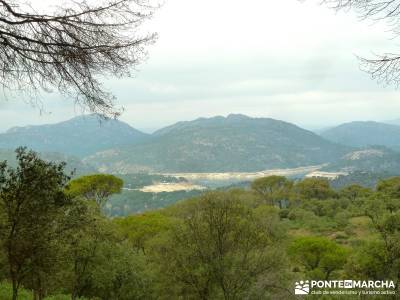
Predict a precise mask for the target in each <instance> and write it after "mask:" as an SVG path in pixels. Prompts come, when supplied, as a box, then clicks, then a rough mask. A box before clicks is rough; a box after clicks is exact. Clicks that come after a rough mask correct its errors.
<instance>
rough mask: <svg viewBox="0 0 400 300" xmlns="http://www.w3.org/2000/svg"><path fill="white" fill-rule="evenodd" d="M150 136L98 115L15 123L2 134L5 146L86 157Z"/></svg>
mask: <svg viewBox="0 0 400 300" xmlns="http://www.w3.org/2000/svg"><path fill="white" fill-rule="evenodd" d="M147 137H148V135H147V134H145V133H143V132H140V131H138V130H136V129H134V128H132V127H131V126H129V125H128V124H126V123H123V122H121V121H118V120H114V119H102V118H101V117H99V116H98V115H95V114H93V115H87V116H79V117H75V118H73V119H71V120H68V121H64V122H60V123H57V124H49V125H39V126H26V127H13V128H11V129H9V130H8V131H6V132H5V133H2V134H0V148H1V149H15V148H16V147H18V146H26V147H28V148H31V149H33V150H36V151H41V152H60V153H64V154H68V155H73V156H77V157H80V158H83V157H85V156H87V155H90V154H93V153H96V152H97V151H101V150H105V149H110V148H114V147H120V146H123V145H126V144H132V143H136V142H139V141H142V140H144V139H146V138H147Z"/></svg>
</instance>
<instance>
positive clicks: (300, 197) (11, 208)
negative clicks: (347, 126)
mask: <svg viewBox="0 0 400 300" xmlns="http://www.w3.org/2000/svg"><path fill="white" fill-rule="evenodd" d="M17 161H18V165H17V167H16V168H13V167H10V166H7V164H6V163H2V164H1V165H0V234H1V239H0V299H7V300H8V299H12V297H13V294H14V295H15V287H16V286H17V287H19V290H18V295H19V297H18V299H22V300H33V299H35V300H43V299H48V300H64V299H72V300H77V299H84V298H85V299H93V300H94V299H96V300H97V299H113V300H114V299H115V300H131V299H150V300H151V299H217V300H218V299H290V297H291V293H289V292H288V291H291V290H292V289H293V281H294V280H296V279H297V278H302V279H304V278H312V279H322V280H326V279H328V280H329V279H346V278H354V279H360V280H365V279H372V280H394V281H395V282H399V281H400V278H399V273H398V270H399V269H400V255H399V253H400V201H399V186H400V180H399V178H390V179H387V180H383V181H381V182H380V183H379V185H378V187H377V190H376V191H374V190H370V189H366V188H363V187H361V186H358V185H351V186H348V187H345V188H342V189H341V190H339V191H338V192H335V191H333V190H332V189H331V188H330V185H329V182H327V181H326V180H321V179H315V178H310V179H305V180H301V181H297V182H295V183H293V182H291V181H289V180H288V179H286V178H283V177H279V176H271V177H266V178H261V179H259V180H257V181H255V182H254V183H253V184H252V188H251V189H250V190H249V189H247V190H246V189H241V188H231V189H227V190H220V191H213V192H208V193H203V194H201V195H200V196H197V197H191V198H189V197H190V196H191V195H196V193H199V192H197V191H196V192H182V193H181V192H179V193H178V192H177V193H176V194H174V193H165V194H164V193H158V194H152V193H143V192H140V191H136V190H134V191H131V190H129V191H126V190H125V191H124V192H123V193H121V194H116V195H115V194H114V195H113V193H118V192H119V191H120V189H121V187H122V179H121V178H116V177H114V176H112V175H93V176H86V177H82V178H78V179H75V180H73V181H70V182H68V180H69V178H68V177H67V176H66V175H65V174H64V164H57V163H48V162H46V161H43V160H42V159H40V157H38V155H37V154H35V153H34V152H28V151H26V150H24V149H19V150H18V151H17ZM123 178H124V179H125V180H128V182H129V183H128V184H130V186H131V188H132V187H135V188H139V187H142V186H143V185H148V184H152V183H154V181H153V180H155V178H157V180H160V181H163V180H167V181H168V180H170V181H171V182H175V181H176V180H178V181H179V180H181V179H176V178H172V177H171V178H169V177H164V176H161V177H159V176H158V175H156V176H153V175H148V174H147V175H144V174H136V175H127V176H124V177H123ZM167 194H168V195H167ZM111 195H113V196H112V197H111ZM169 196H170V198H168V197H169ZM108 198H111V200H110V202H109V203H107V205H104V207H103V210H100V209H99V205H98V203H99V204H102V203H104V202H105V200H107V199H108ZM183 198H189V199H186V200H182V201H179V202H178V203H175V202H176V201H177V199H183ZM118 199H119V200H118ZM287 199H289V202H287V201H284V202H281V201H282V200H287ZM88 200H97V203H96V201H88ZM168 204H173V205H170V206H169V207H166V208H163V209H159V210H157V211H146V212H145V213H141V214H135V215H129V216H126V217H118V218H113V219H112V218H107V217H106V216H105V215H104V213H105V212H106V213H107V214H109V215H111V212H114V213H113V215H114V216H115V215H117V214H127V213H129V212H131V211H138V210H149V209H151V208H153V207H157V208H159V207H161V206H166V205H168ZM271 204H272V205H271ZM280 204H285V205H280ZM286 204H289V205H286ZM10 250H11V251H10ZM288 258H289V259H288ZM31 291H32V292H31ZM14 299H17V298H16V297H14ZM327 299H328V298H327Z"/></svg>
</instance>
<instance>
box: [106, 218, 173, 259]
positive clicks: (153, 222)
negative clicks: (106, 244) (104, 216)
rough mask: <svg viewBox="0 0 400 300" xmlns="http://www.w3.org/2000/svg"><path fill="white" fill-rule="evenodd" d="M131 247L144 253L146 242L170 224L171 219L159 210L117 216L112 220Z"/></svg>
mask: <svg viewBox="0 0 400 300" xmlns="http://www.w3.org/2000/svg"><path fill="white" fill-rule="evenodd" d="M113 222H114V223H115V224H116V225H117V226H118V229H119V231H120V233H121V234H122V236H123V237H124V238H125V239H127V240H128V241H129V242H130V243H131V245H132V247H133V248H134V249H136V250H141V251H143V253H145V245H146V243H147V242H148V241H149V240H151V239H152V238H154V237H155V236H156V235H158V234H161V233H163V232H165V231H166V230H168V229H169V228H170V227H171V226H172V223H171V222H172V221H171V219H170V218H168V217H167V216H165V215H163V214H161V213H160V212H149V213H144V214H141V215H134V216H128V217H125V218H117V219H114V221H113Z"/></svg>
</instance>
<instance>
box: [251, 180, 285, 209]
mask: <svg viewBox="0 0 400 300" xmlns="http://www.w3.org/2000/svg"><path fill="white" fill-rule="evenodd" d="M292 186H293V183H292V182H291V181H289V180H288V179H287V178H286V177H284V176H268V177H263V178H259V179H256V180H254V181H253V183H252V184H251V189H252V190H254V191H255V192H256V193H257V194H259V195H260V196H261V197H262V198H263V199H264V200H265V201H266V202H267V203H268V204H271V205H275V204H276V203H278V204H279V207H280V208H282V202H283V201H284V200H287V199H288V198H289V193H290V190H291V188H292Z"/></svg>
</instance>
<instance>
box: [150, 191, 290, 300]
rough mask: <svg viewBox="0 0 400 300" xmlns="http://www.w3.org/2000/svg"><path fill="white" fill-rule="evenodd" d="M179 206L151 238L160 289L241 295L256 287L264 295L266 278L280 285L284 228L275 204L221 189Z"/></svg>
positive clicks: (193, 294)
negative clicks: (256, 203) (173, 220)
mask: <svg viewBox="0 0 400 300" xmlns="http://www.w3.org/2000/svg"><path fill="white" fill-rule="evenodd" d="M182 209H183V210H184V211H183V212H182V214H183V215H184V217H183V219H182V220H181V222H178V223H177V224H176V225H175V226H174V227H173V228H172V229H171V230H170V231H169V232H168V234H167V235H165V236H163V237H160V238H159V239H157V240H155V241H154V243H153V253H155V255H156V258H155V263H156V265H157V266H158V267H159V268H160V275H161V276H162V278H164V276H165V279H164V280H163V282H164V283H162V282H160V283H159V287H158V288H159V289H160V292H159V293H160V294H161V295H169V296H170V297H174V298H180V297H183V298H190V299H192V298H196V299H210V298H211V299H243V298H246V295H247V296H249V295H251V293H253V292H254V293H255V292H256V291H254V289H257V293H261V295H264V296H265V295H266V294H267V293H268V292H271V288H270V287H268V286H269V285H270V284H272V283H273V284H277V285H279V283H278V282H277V279H278V278H279V276H282V275H283V273H284V272H282V271H283V266H284V260H283V258H282V252H281V251H280V249H279V245H280V244H281V243H282V236H283V232H282V230H281V229H280V227H279V224H278V220H279V218H278V216H277V213H276V211H275V210H274V209H271V208H270V207H265V206H260V207H258V208H257V209H255V210H252V209H251V208H250V207H248V206H247V205H246V204H245V203H243V202H242V201H240V199H237V198H235V197H234V196H233V195H232V194H229V193H223V192H213V193H208V194H205V195H204V196H202V197H200V198H198V199H196V201H192V202H190V204H189V205H186V206H184V207H183V208H182ZM267 270H268V271H267ZM272 274H274V275H273V276H272ZM165 283H167V284H166V285H165ZM264 296H262V297H264Z"/></svg>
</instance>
